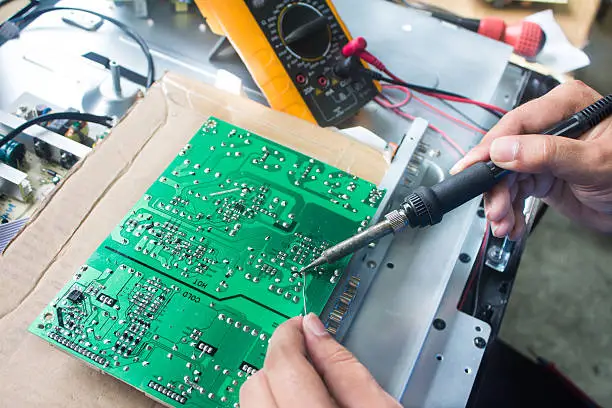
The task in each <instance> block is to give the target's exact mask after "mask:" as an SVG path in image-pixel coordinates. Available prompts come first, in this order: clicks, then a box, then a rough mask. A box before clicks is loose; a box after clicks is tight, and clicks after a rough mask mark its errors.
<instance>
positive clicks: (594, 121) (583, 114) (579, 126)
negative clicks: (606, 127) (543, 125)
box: [542, 95, 612, 139]
mask: <svg viewBox="0 0 612 408" xmlns="http://www.w3.org/2000/svg"><path fill="white" fill-rule="evenodd" d="M610 115H612V95H607V96H605V97H603V98H601V99H600V100H598V101H597V102H595V103H593V104H591V105H589V106H587V107H586V108H584V109H583V110H581V111H580V112H577V113H575V114H573V115H572V116H570V117H569V118H567V119H565V120H563V121H561V122H560V123H558V124H557V125H555V126H553V127H552V128H550V129H548V130H546V131H544V132H542V134H544V135H555V136H563V137H567V138H570V139H576V138H578V137H580V136H582V135H583V134H585V133H586V132H588V131H589V130H591V129H593V128H594V127H595V126H597V125H599V124H600V123H601V122H603V121H604V120H605V119H607V118H608V117H609V116H610Z"/></svg>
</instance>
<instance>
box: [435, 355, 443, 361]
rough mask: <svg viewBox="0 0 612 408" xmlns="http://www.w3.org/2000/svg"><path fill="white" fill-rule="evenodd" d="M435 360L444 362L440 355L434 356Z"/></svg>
mask: <svg viewBox="0 0 612 408" xmlns="http://www.w3.org/2000/svg"><path fill="white" fill-rule="evenodd" d="M436 360H438V361H442V360H444V356H443V355H442V354H436Z"/></svg>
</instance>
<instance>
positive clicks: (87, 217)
mask: <svg viewBox="0 0 612 408" xmlns="http://www.w3.org/2000/svg"><path fill="white" fill-rule="evenodd" d="M211 115H213V116H217V117H219V118H220V119H223V120H226V121H228V122H231V123H234V124H236V125H238V126H240V127H242V128H246V129H249V130H250V131H252V132H254V133H257V134H259V135H262V136H265V137H268V138H270V139H272V140H275V141H277V142H280V143H282V144H284V145H286V146H289V147H291V148H294V149H297V150H300V151H301V152H303V153H306V154H308V155H311V156H313V157H315V158H317V159H319V160H321V161H324V162H327V163H329V164H331V165H334V166H337V167H339V168H341V169H343V170H345V171H348V172H351V173H353V174H355V175H357V176H360V177H363V178H365V179H368V180H369V181H372V182H375V183H378V182H380V180H381V178H382V176H383V175H384V173H385V171H386V168H387V163H386V162H385V160H384V159H383V157H382V155H381V154H379V153H378V152H376V151H375V150H373V149H371V148H369V147H367V146H365V145H362V144H360V143H358V142H355V141H353V140H352V139H349V138H347V137H346V136H343V135H341V134H339V133H336V132H332V131H329V130H325V129H321V128H319V127H317V126H316V125H313V124H310V123H307V122H305V121H303V120H301V119H297V118H294V117H291V116H288V115H286V114H283V113H280V112H275V111H272V110H270V109H268V108H266V107H264V106H262V105H260V104H257V103H255V102H252V101H250V100H247V99H244V98H241V97H239V96H235V95H231V94H228V93H225V92H222V91H220V90H217V89H215V88H212V87H210V86H207V85H204V84H201V83H197V82H195V81H192V80H189V79H187V78H184V77H181V76H178V75H175V74H171V73H168V74H166V75H165V76H164V77H163V78H162V79H161V80H160V81H159V82H158V83H156V84H155V85H154V86H153V87H152V88H151V89H150V90H149V92H148V93H147V95H146V97H145V98H144V99H142V100H141V101H139V102H138V103H137V105H136V106H135V108H134V109H133V110H132V111H131V112H130V113H129V114H128V115H127V117H126V118H125V119H124V120H123V121H122V122H121V123H120V124H119V125H118V126H117V127H115V129H113V131H112V133H111V134H110V136H109V137H108V138H107V139H106V140H105V141H104V142H102V143H100V145H99V146H98V147H96V149H95V150H94V151H93V152H92V153H91V154H90V155H89V156H88V157H87V158H85V159H84V160H83V161H81V162H80V163H79V164H78V165H77V166H75V168H74V169H73V171H72V172H71V175H70V176H69V177H67V178H66V179H65V180H63V182H62V183H61V185H60V186H59V188H57V189H56V190H55V192H54V194H53V195H52V196H51V197H49V198H48V199H47V201H46V202H45V203H44V204H43V205H42V206H41V208H40V210H39V211H38V212H37V213H36V214H35V215H34V216H33V217H32V219H31V221H30V223H29V225H28V226H27V227H26V228H25V229H24V230H23V231H22V232H21V233H20V235H19V236H18V237H17V239H16V240H15V241H13V242H12V243H11V244H10V245H9V246H8V248H7V249H6V251H5V253H4V254H3V255H2V256H0V278H1V279H2V285H0V361H2V364H0V407H20V408H21V407H34V406H36V407H40V406H45V407H79V408H84V407H109V406H115V407H152V406H156V405H157V404H156V403H155V402H154V401H153V400H151V399H149V398H148V397H146V396H145V395H144V394H142V393H141V392H139V391H137V390H135V389H133V388H131V387H130V386H128V385H126V384H124V383H122V382H120V381H119V380H117V379H115V378H113V377H110V376H107V375H103V374H101V373H100V372H99V371H97V370H95V369H93V368H92V367H90V366H87V365H86V363H84V362H83V361H81V360H78V359H76V358H73V357H71V356H69V355H67V354H65V353H63V352H62V351H60V350H58V349H55V348H53V347H52V346H51V345H50V344H48V343H46V342H45V341H43V340H41V339H39V338H37V337H35V336H34V335H31V334H29V333H28V332H27V327H28V325H29V324H30V323H31V322H32V321H33V320H34V319H35V318H36V316H37V315H38V314H39V313H40V311H41V310H42V309H43V308H44V306H45V305H46V304H47V303H48V302H49V301H50V300H51V299H52V298H53V297H54V296H55V294H56V293H57V292H58V290H59V289H60V288H61V287H62V286H63V285H64V284H65V283H66V282H67V281H68V280H69V279H71V277H72V276H73V274H74V273H75V271H76V270H77V268H78V267H79V266H80V265H82V264H83V263H84V262H85V261H86V260H87V258H88V257H89V255H90V254H91V253H92V252H93V251H94V250H95V248H96V247H97V246H98V244H99V243H100V242H101V241H102V240H103V239H104V238H105V237H106V236H107V235H108V234H109V232H110V231H111V230H112V229H113V227H115V225H116V224H117V223H118V222H119V221H120V220H121V218H122V217H123V216H124V215H125V214H126V213H127V211H128V210H129V209H130V208H131V207H132V205H133V204H134V203H135V202H136V201H137V199H138V198H139V197H140V196H141V195H142V194H143V193H144V192H145V190H146V189H147V188H148V187H149V186H150V185H151V183H152V182H153V181H154V180H155V179H156V177H157V176H158V175H159V174H160V173H161V172H162V170H163V169H164V168H165V167H166V166H167V165H168V163H169V162H170V160H171V159H172V158H174V157H175V155H176V154H177V153H178V151H179V150H180V148H181V147H182V146H183V145H184V144H185V143H186V142H187V141H188V140H189V139H190V138H191V137H192V136H193V134H194V133H195V132H196V130H197V129H198V128H199V127H200V126H201V124H202V123H203V122H204V121H205V120H206V118H207V117H208V116H211Z"/></svg>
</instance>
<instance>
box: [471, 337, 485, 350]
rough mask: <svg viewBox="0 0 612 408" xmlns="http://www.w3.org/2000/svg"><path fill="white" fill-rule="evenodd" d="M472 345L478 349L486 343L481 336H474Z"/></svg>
mask: <svg viewBox="0 0 612 408" xmlns="http://www.w3.org/2000/svg"><path fill="white" fill-rule="evenodd" d="M474 345H475V346H476V347H478V348H479V349H483V348H485V346H486V345H487V342H486V341H485V339H483V338H482V337H476V338H475V339H474Z"/></svg>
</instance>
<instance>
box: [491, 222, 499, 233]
mask: <svg viewBox="0 0 612 408" xmlns="http://www.w3.org/2000/svg"><path fill="white" fill-rule="evenodd" d="M498 229H499V224H494V223H491V232H492V233H493V235H494V236H497V230H498Z"/></svg>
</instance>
